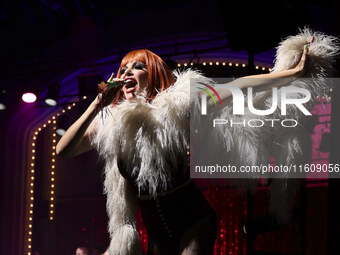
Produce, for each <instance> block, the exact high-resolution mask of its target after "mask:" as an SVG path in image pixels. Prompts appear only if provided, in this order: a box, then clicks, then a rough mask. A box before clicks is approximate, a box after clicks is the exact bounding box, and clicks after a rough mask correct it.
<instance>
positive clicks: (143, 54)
mask: <svg viewBox="0 0 340 255" xmlns="http://www.w3.org/2000/svg"><path fill="white" fill-rule="evenodd" d="M133 61H140V62H142V63H144V64H145V65H146V69H147V71H148V76H149V77H148V89H147V100H148V101H151V100H152V99H154V98H155V96H156V95H157V93H158V92H159V91H162V90H165V89H166V88H168V87H169V86H170V85H171V84H172V83H174V81H175V77H174V75H173V73H172V72H171V70H170V68H169V67H168V65H167V64H166V63H165V62H164V61H163V59H161V57H159V56H158V55H156V54H155V53H153V52H151V51H149V50H146V49H139V50H133V51H130V52H129V53H127V54H126V55H125V57H124V58H123V60H122V62H121V64H120V67H119V70H118V73H117V78H120V76H121V75H120V72H121V69H122V68H123V67H124V66H125V65H126V64H128V63H130V62H133Z"/></svg>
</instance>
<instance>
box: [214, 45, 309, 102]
mask: <svg viewBox="0 0 340 255" xmlns="http://www.w3.org/2000/svg"><path fill="white" fill-rule="evenodd" d="M307 52H308V48H307V46H305V47H304V51H303V54H302V56H301V58H300V61H299V62H298V64H297V65H296V66H295V67H294V68H292V69H288V70H283V71H278V72H272V73H268V74H258V75H249V76H245V77H242V78H239V79H236V80H234V81H232V82H230V83H229V85H235V86H237V87H239V88H240V89H246V88H249V87H252V88H253V89H254V91H255V92H259V91H265V90H269V89H271V88H273V87H280V86H285V85H288V84H289V83H290V82H291V81H292V80H293V79H294V78H297V77H301V76H302V75H303V74H304V72H305V70H306V66H307V65H306V61H307ZM216 90H217V91H218V93H219V95H220V97H221V100H222V101H223V100H227V99H229V98H230V96H231V95H232V94H231V92H230V90H228V89H218V88H217V89H216ZM211 101H212V100H210V104H211V105H212V104H213V102H211Z"/></svg>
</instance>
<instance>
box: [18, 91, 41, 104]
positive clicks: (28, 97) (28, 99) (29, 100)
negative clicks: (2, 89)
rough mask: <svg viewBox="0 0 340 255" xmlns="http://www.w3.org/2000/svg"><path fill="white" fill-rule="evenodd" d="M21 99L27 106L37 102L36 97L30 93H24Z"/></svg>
mask: <svg viewBox="0 0 340 255" xmlns="http://www.w3.org/2000/svg"><path fill="white" fill-rule="evenodd" d="M21 98H22V101H24V102H25V103H28V104H30V103H34V102H35V101H36V100H37V96H36V95H35V94H33V93H31V92H27V93H24V94H23V95H22V97H21Z"/></svg>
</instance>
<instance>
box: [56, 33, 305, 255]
mask: <svg viewBox="0 0 340 255" xmlns="http://www.w3.org/2000/svg"><path fill="white" fill-rule="evenodd" d="M310 39H311V38H310V37H309V38H306V40H305V42H304V44H306V43H308V41H310ZM300 48H301V50H300V55H299V59H298V61H297V62H296V63H295V64H294V67H291V68H290V69H288V70H282V71H277V72H273V73H270V74H263V75H260V77H263V78H273V80H275V79H276V78H282V77H292V78H293V77H299V76H301V75H302V74H303V73H304V71H305V66H306V64H305V63H306V56H307V51H308V49H307V47H303V44H302V45H301V47H300ZM175 76H176V81H175ZM191 78H196V79H198V80H199V81H202V82H206V81H207V80H208V79H207V78H205V77H204V76H202V75H201V74H199V73H198V72H194V71H191V70H188V71H185V72H183V73H174V74H173V73H172V72H171V71H170V70H169V68H168V67H167V65H166V64H165V63H164V61H163V60H162V59H161V58H160V57H159V56H157V55H156V54H154V53H152V52H150V51H148V50H145V49H141V50H135V51H132V52H129V53H128V54H127V55H126V56H125V57H124V58H123V60H122V62H121V65H120V68H119V71H118V75H117V77H116V78H114V74H112V75H111V77H110V78H109V80H108V84H109V85H108V87H107V89H106V90H104V91H103V92H102V93H100V94H99V95H98V96H97V98H96V99H95V100H94V101H93V102H92V103H91V105H90V106H89V107H88V108H87V110H86V111H85V112H84V113H83V115H82V116H81V117H80V118H79V119H78V120H77V121H76V122H75V123H74V124H73V125H72V126H71V127H70V128H69V129H68V130H67V132H66V133H65V134H64V135H63V137H62V138H61V139H60V141H59V142H58V144H57V148H56V151H57V154H58V155H60V156H66V157H72V156H76V155H78V154H80V153H83V152H85V151H88V150H90V149H91V148H93V147H96V148H97V149H98V151H99V154H100V155H101V156H103V157H104V159H105V162H106V165H105V183H104V187H105V192H106V194H107V211H108V214H109V233H110V236H111V243H110V247H109V252H110V254H114V255H116V254H119V255H123V254H140V253H141V251H140V247H139V238H138V232H137V230H136V225H135V213H136V207H137V205H138V206H139V208H140V209H141V212H142V217H143V221H144V225H145V227H146V230H147V234H148V254H152V255H154V254H161V255H166V254H171V255H173V254H204V255H207V254H213V248H214V243H215V236H216V216H215V212H214V211H213V209H212V208H211V206H210V205H209V203H208V202H207V200H206V199H205V198H204V196H203V195H202V194H201V192H200V191H199V190H198V188H197V187H196V186H195V185H194V183H193V182H192V181H191V180H190V174H189V161H188V156H187V150H188V146H189V111H190V102H189V101H190V96H189V84H190V79H191ZM239 81H240V82H239V83H235V85H236V86H241V88H245V87H249V86H256V87H257V88H258V89H259V90H261V88H262V86H263V87H264V88H263V89H268V84H261V83H257V84H256V83H253V81H254V79H249V81H251V82H248V83H247V79H244V78H241V79H239ZM110 84H113V85H115V86H111V85H110ZM238 84H240V85H238ZM264 85H265V86H264ZM280 85H282V84H280ZM272 86H275V83H273V85H272ZM277 86H279V85H277ZM222 96H223V98H222V99H223V100H224V99H227V98H228V97H230V94H228V93H225V94H223V93H222ZM98 108H102V111H98ZM99 112H102V113H104V115H105V116H104V115H102V116H100V115H101V114H98V113H99ZM105 113H107V114H105Z"/></svg>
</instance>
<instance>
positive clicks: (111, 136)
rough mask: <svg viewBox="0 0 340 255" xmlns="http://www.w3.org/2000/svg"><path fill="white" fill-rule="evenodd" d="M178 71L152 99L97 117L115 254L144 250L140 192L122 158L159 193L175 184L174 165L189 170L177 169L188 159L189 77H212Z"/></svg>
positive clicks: (96, 140) (95, 137)
mask: <svg viewBox="0 0 340 255" xmlns="http://www.w3.org/2000/svg"><path fill="white" fill-rule="evenodd" d="M175 76H176V77H177V80H176V82H175V84H173V85H172V86H170V87H169V88H168V89H166V90H164V91H161V92H160V93H158V95H157V96H156V98H155V99H154V100H153V101H152V102H151V103H147V102H145V97H143V96H138V97H137V99H136V100H133V101H124V102H122V103H121V104H119V105H116V106H115V107H113V108H110V107H106V111H108V114H106V116H105V118H103V119H101V118H100V116H99V115H98V116H97V117H96V119H95V120H94V121H93V124H92V131H93V134H92V142H93V144H95V145H96V147H97V149H98V151H99V154H100V155H101V156H102V157H103V158H104V159H105V161H106V166H105V183H104V187H105V193H106V194H107V211H108V214H109V218H110V221H109V232H110V235H111V244H110V254H114V255H116V254H119V255H123V254H124V255H125V254H139V253H138V251H139V250H140V249H139V238H138V233H137V231H136V224H135V212H136V201H135V197H134V196H135V194H133V191H132V189H131V187H130V186H129V184H128V181H127V180H125V179H124V178H123V177H122V175H121V174H120V172H119V169H118V167H117V160H119V159H123V160H124V163H125V166H126V169H125V170H126V171H127V172H128V174H130V175H131V176H133V177H134V178H135V179H136V186H137V187H138V188H139V189H143V190H148V192H149V194H151V195H154V196H155V195H156V193H157V192H159V191H160V190H161V191H166V190H168V189H170V188H171V187H172V183H171V180H172V174H173V171H184V170H185V169H177V162H178V161H179V160H181V161H182V162H186V163H185V164H187V154H186V152H187V146H188V145H189V112H190V111H189V110H190V105H189V97H190V96H189V88H190V79H192V78H194V79H198V80H200V81H202V82H206V81H207V78H205V77H204V76H202V75H200V74H199V73H198V72H195V71H192V70H188V71H185V72H183V73H177V72H176V73H175ZM183 175H184V173H183Z"/></svg>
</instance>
